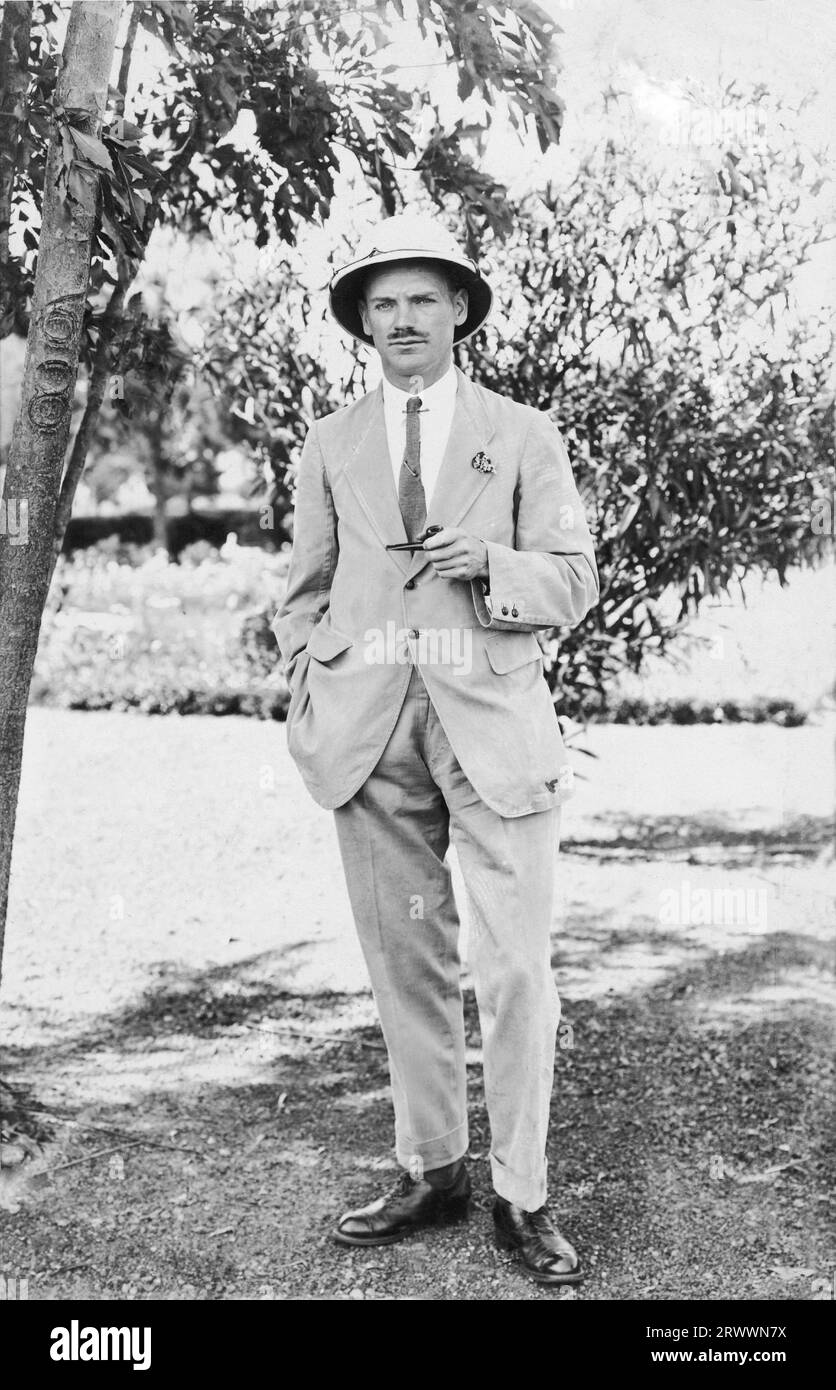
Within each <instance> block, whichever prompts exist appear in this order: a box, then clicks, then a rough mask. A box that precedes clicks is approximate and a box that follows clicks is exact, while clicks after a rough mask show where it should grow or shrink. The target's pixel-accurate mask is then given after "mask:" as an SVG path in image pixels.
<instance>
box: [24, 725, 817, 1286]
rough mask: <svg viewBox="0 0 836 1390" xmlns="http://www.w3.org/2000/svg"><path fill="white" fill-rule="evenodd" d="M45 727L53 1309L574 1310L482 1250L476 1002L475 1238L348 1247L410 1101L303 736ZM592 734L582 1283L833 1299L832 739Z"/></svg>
mask: <svg viewBox="0 0 836 1390" xmlns="http://www.w3.org/2000/svg"><path fill="white" fill-rule="evenodd" d="M29 720H30V722H29V727H28V732H27V748H26V758H25V767H24V783H23V789H22V798H21V809H20V815H19V822H18V838H17V845H16V851H15V863H14V871H13V886H12V904H11V911H10V925H9V942H8V947H7V952H8V954H7V962H6V975H5V979H4V986H3V1006H2V1037H3V1039H4V1062H3V1066H2V1074H3V1076H4V1077H5V1078H6V1079H7V1081H8V1082H9V1084H10V1086H11V1088H12V1092H13V1096H14V1097H15V1098H16V1101H17V1103H18V1104H19V1105H23V1106H28V1108H29V1110H30V1111H31V1110H33V1109H39V1110H46V1111H49V1112H51V1114H52V1116H53V1118H52V1121H51V1122H50V1123H49V1125H48V1137H47V1138H46V1139H45V1143H44V1146H43V1149H42V1151H41V1152H40V1153H38V1154H35V1155H32V1156H30V1157H29V1158H27V1160H26V1162H24V1163H23V1164H21V1165H20V1166H18V1167H16V1168H15V1167H13V1168H6V1169H3V1170H2V1181H0V1202H2V1204H3V1205H5V1207H6V1209H7V1210H6V1213H5V1214H4V1216H3V1222H4V1236H3V1264H4V1266H5V1268H6V1270H7V1271H9V1270H16V1271H17V1272H18V1273H19V1274H20V1275H21V1276H22V1277H26V1276H27V1275H28V1277H29V1292H30V1298H37V1297H41V1298H44V1297H61V1298H64V1297H81V1298H85V1297H123V1296H129V1295H132V1296H139V1297H143V1296H164V1297H169V1298H210V1297H222V1298H234V1297H266V1298H269V1297H304V1298H310V1297H315V1296H322V1297H345V1298H348V1297H354V1298H360V1297H363V1298H372V1297H381V1298H391V1297H398V1298H422V1299H423V1298H441V1299H448V1298H454V1299H457V1298H465V1299H474V1298H475V1299H480V1298H501V1299H506V1298H507V1299H542V1298H553V1297H555V1296H556V1295H554V1294H548V1293H544V1292H542V1291H540V1290H538V1289H536V1288H535V1287H534V1286H530V1285H528V1284H527V1283H526V1282H524V1281H523V1280H522V1279H521V1278H520V1276H519V1275H518V1274H517V1273H516V1271H515V1270H514V1268H513V1267H512V1266H511V1265H510V1264H509V1263H508V1261H507V1259H506V1258H505V1257H504V1256H500V1255H499V1254H498V1252H496V1251H495V1250H494V1248H493V1246H492V1244H491V1243H490V1240H489V1205H490V1192H489V1184H488V1165H487V1162H486V1155H487V1148H488V1135H487V1128H486V1117H485V1114H484V1109H483V1106H482V1101H481V1053H480V1047H479V1033H478V1019H477V1017H476V1014H475V1010H474V1007H473V1003H472V997H471V996H470V995H468V1026H469V1035H470V1037H469V1041H470V1051H469V1060H470V1068H469V1071H470V1077H471V1081H472V1110H471V1114H472V1136H471V1155H472V1168H473V1176H474V1182H475V1187H476V1192H477V1207H476V1211H475V1212H474V1216H473V1218H472V1220H471V1221H470V1222H469V1223H467V1225H465V1226H462V1227H460V1228H457V1229H455V1230H453V1231H447V1232H436V1233H431V1234H428V1235H427V1236H426V1237H424V1238H422V1239H418V1240H413V1241H410V1242H408V1243H405V1244H403V1245H400V1246H396V1247H392V1248H390V1249H387V1250H383V1251H378V1252H359V1253H355V1252H347V1251H345V1250H342V1249H339V1248H338V1247H336V1246H334V1245H332V1243H331V1242H330V1241H329V1239H328V1231H329V1229H330V1226H331V1225H332V1223H333V1220H334V1217H335V1215H336V1214H337V1213H338V1212H339V1211H340V1210H341V1209H343V1208H344V1207H346V1206H347V1205H351V1204H354V1203H355V1201H356V1200H362V1199H365V1197H366V1195H367V1194H369V1193H372V1192H374V1191H376V1190H377V1189H378V1188H379V1186H380V1185H381V1184H386V1183H388V1182H389V1181H390V1179H391V1178H392V1177H393V1176H394V1171H395V1170H394V1166H393V1160H392V1156H391V1141H392V1135H391V1120H390V1108H389V1102H388V1092H387V1075H386V1066H385V1053H384V1052H383V1051H382V1049H381V1045H380V1039H379V1034H378V1032H377V1027H376V1023H375V1016H374V1011H373V1007H372V1004H371V1000H370V997H369V995H368V991H367V988H366V978H365V972H364V969H363V964H362V960H361V958H360V954H359V950H358V948H357V945H356V942H355V940H354V934H353V928H352V925H351V921H350V916H349V913H348V907H347V903H346V900H345V892H344V887H343V881H342V875H341V870H340V866H339V860H338V857H337V852H336V845H335V839H334V835H333V829H332V824H331V817H330V815H329V814H328V813H325V812H322V811H320V810H319V809H318V808H317V807H316V806H314V805H313V803H311V802H310V801H309V799H308V798H307V797H306V795H305V794H304V792H303V789H302V788H301V784H300V782H299V779H298V777H297V774H296V772H295V769H294V768H293V766H292V764H291V763H290V762H289V760H288V758H287V754H286V750H285V747H284V732H283V729H282V727H281V726H278V725H271V724H264V723H260V722H258V721H253V720H247V719H206V718H192V719H177V718H168V719H153V718H142V717H138V716H136V717H134V716H130V715H118V714H106V713H105V714H77V713H71V712H62V711H53V710H44V709H34V710H32V711H31V712H30V716H29ZM587 744H588V746H589V747H590V748H591V749H593V750H594V751H595V753H596V754H597V755H598V757H597V760H594V761H593V760H592V759H588V758H581V757H579V758H578V759H577V763H576V766H577V768H578V771H579V772H582V773H583V774H584V775H585V776H586V777H587V778H588V779H589V780H588V781H587V782H586V783H584V784H582V787H581V790H580V791H579V793H578V795H577V796H576V797H575V799H574V801H573V802H572V803H570V806H569V807H568V808H567V811H566V815H565V819H564V840H563V856H562V858H563V865H564V869H565V875H564V878H563V880H562V884H561V895H560V898H561V900H560V904H559V913H558V917H557V920H556V923H555V938H554V964H555V970H556V974H557V979H558V983H559V986H560V990H561V995H562V998H563V1001H564V1023H565V1024H566V1025H567V1026H566V1027H565V1028H564V1030H563V1032H562V1036H561V1041H562V1043H563V1044H564V1045H563V1046H562V1047H561V1049H560V1050H559V1053H558V1068H557V1079H556V1084H555V1090H554V1110H553V1124H552V1134H551V1151H550V1163H551V1173H552V1188H553V1192H554V1197H555V1208H556V1211H557V1214H558V1216H559V1220H560V1223H561V1225H562V1227H564V1228H565V1230H566V1232H567V1234H569V1235H570V1237H571V1238H572V1239H573V1241H574V1242H575V1243H576V1244H577V1245H578V1246H579V1248H580V1249H581V1250H582V1252H583V1254H584V1257H585V1259H586V1262H587V1264H588V1265H589V1267H590V1279H589V1280H588V1282H587V1284H586V1285H585V1286H583V1288H582V1289H581V1290H580V1292H579V1293H578V1296H579V1297H581V1298H585V1299H590V1298H591V1299H603V1298H619V1299H634V1298H660V1299H666V1298H677V1297H708V1298H712V1297H730V1298H752V1297H754V1298H773V1297H778V1298H792V1299H798V1298H809V1297H811V1292H812V1290H813V1288H814V1285H815V1281H816V1280H817V1279H821V1278H829V1277H830V1272H831V1271H832V1268H833V1258H832V1251H831V1250H829V1249H828V1247H827V1244H826V1239H825V1235H826V1232H827V1231H828V1229H829V1227H828V1222H827V1220H826V1213H827V1212H828V1210H829V1208H828V1203H827V1186H826V1181H825V1157H826V1153H827V1152H828V1148H827V1144H826V1136H825V1134H824V1132H823V1125H824V1117H825V1115H826V1113H827V1109H828V1095H829V1094H830V1093H831V1091H832V1075H831V1072H830V1070H829V1058H830V1056H831V1055H832V1028H831V1030H830V1031H828V1022H827V1019H828V1013H827V1007H828V1000H829V998H830V991H831V989H832V986H831V982H830V974H829V970H828V965H829V962H828V954H827V951H828V948H827V939H828V934H829V930H830V926H829V924H830V918H831V916H832V896H830V895H829V883H828V877H827V858H828V849H827V845H828V834H829V830H828V825H827V820H826V818H827V817H828V816H829V814H830V808H831V806H832V785H831V761H832V760H831V756H830V745H831V738H830V735H829V732H828V731H827V730H826V729H824V728H815V727H813V728H802V729H794V730H782V729H778V728H774V727H769V726H757V727H751V726H737V727H727V728H704V727H698V728H688V729H675V728H642V729H633V728H613V727H601V728H596V729H594V730H592V731H591V732H590V734H589V736H588V739H587ZM706 890H707V892H708V894H709V895H711V896H710V897H709V898H708V899H706V898H705V897H704V894H705V891H706ZM735 891H737V892H738V894H739V896H738V897H737V898H736V899H731V898H727V897H726V896H725V895H727V894H733V893H735ZM701 895H703V896H701ZM717 895H720V896H719V897H718V896H717ZM705 901H710V902H713V904H714V905H715V908H716V907H717V905H718V904H719V905H720V907H721V908H722V911H721V913H720V916H721V918H722V920H715V921H713V922H705V921H704V920H701V913H700V911H699V908H698V904H699V903H700V902H705ZM732 901H734V902H736V903H738V904H741V905H745V911H742V912H741V913H739V914H738V913H737V911H736V910H735V912H731V911H730V909H729V908H728V907H727V906H726V907H723V906H722V905H723V904H724V903H725V904H728V903H730V902H732ZM715 917H716V912H715ZM830 1016H831V1017H832V1015H830ZM59 1116H60V1118H57V1117H59ZM27 1123H28V1127H29V1129H30V1130H31V1129H32V1127H33V1123H34V1122H33V1119H32V1116H31V1115H30V1116H29V1119H28V1121H27ZM140 1141H141V1142H140ZM110 1150H117V1151H116V1152H110ZM830 1151H831V1152H832V1143H831V1145H830ZM96 1155H98V1156H96ZM77 1160H82V1161H81V1162H78V1161H77ZM65 1165H70V1166H65Z"/></svg>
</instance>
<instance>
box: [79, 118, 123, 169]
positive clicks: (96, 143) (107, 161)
mask: <svg viewBox="0 0 836 1390" xmlns="http://www.w3.org/2000/svg"><path fill="white" fill-rule="evenodd" d="M70 135H71V136H72V139H73V142H74V143H75V145H76V147H77V149H78V150H79V151H80V153H81V154H83V155H84V158H85V159H88V160H89V161H90V163H91V164H95V165H96V166H97V167H98V168H99V169H106V170H107V172H108V173H109V174H113V173H115V172H116V171H115V169H114V168H113V163H112V160H111V158H110V155H109V154H108V152H107V150H106V149H105V147H104V145H103V144H102V142H101V140H98V139H97V138H96V136H95V135H85V134H84V132H83V131H82V130H77V129H76V127H75V126H72V125H71V126H70Z"/></svg>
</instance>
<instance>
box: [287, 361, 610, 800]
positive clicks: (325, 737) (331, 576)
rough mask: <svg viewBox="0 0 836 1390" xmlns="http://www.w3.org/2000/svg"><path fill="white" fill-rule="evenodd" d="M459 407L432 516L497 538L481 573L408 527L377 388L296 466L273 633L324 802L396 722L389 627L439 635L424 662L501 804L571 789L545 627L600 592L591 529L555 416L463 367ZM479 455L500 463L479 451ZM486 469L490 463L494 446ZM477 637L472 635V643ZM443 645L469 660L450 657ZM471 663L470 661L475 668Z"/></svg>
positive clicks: (480, 783) (573, 616)
mask: <svg viewBox="0 0 836 1390" xmlns="http://www.w3.org/2000/svg"><path fill="white" fill-rule="evenodd" d="M457 378H458V392H457V397H456V409H455V413H454V416H453V423H452V427H451V430H450V436H449V440H448V444H447V450H446V453H445V455H444V460H443V462H442V465H441V471H440V473H439V477H438V482H437V484H436V487H435V489H434V492H433V496H432V500H431V503H430V507H429V510H428V515H427V524H428V525H432V524H433V523H442V524H444V525H447V526H461V527H463V528H464V529H465V530H467V531H469V532H470V533H471V534H473V535H475V536H478V537H480V538H481V539H482V540H483V541H485V543H486V545H487V549H488V560H489V567H490V598H491V608H492V613H491V611H489V609H488V606H487V604H486V602H485V598H484V591H483V586H482V584H481V583H480V582H479V581H473V583H471V584H467V583H463V582H462V581H455V580H454V581H450V580H446V579H442V578H440V577H438V576H437V575H436V573H435V570H434V569H433V567H432V564H431V563H430V560H429V557H428V555H427V554H426V552H423V553H422V552H419V553H417V554H415V555H411V554H410V553H409V552H398V551H387V550H386V549H385V546H386V544H387V543H389V542H394V541H404V540H406V533H405V531H404V526H403V520H402V518H401V514H400V509H399V506H398V499H397V495H396V492H395V488H394V486H393V482H392V473H391V468H390V463H389V455H388V447H387V440H386V431H385V423H384V415H383V393H382V388H380V387H378V388H377V390H376V391H373V392H371V393H370V394H369V395H367V396H364V397H362V398H361V399H360V400H359V401H356V402H354V403H353V404H352V405H349V406H346V407H345V408H344V409H342V410H338V411H336V412H335V413H334V414H332V415H329V416H327V417H326V418H324V419H322V420H319V421H317V422H316V424H314V425H313V426H312V427H311V429H310V431H309V433H308V436H307V439H306V441H305V447H304V449H303V451H302V457H301V462H300V467H299V479H298V492H297V502H296V511H295V518H294V542H293V554H292V558H291V563H290V572H289V576H288V586H287V592H286V595H285V599H284V602H283V603H282V606H281V608H280V609H279V611H278V613H277V615H276V617H275V618H274V620H273V630H274V632H275V635H276V638H277V640H278V643H279V646H280V648H281V652H282V656H283V657H284V660H285V663H286V672H287V678H288V682H289V684H290V688H291V702H290V707H289V710H288V718H287V734H288V748H289V750H290V752H291V754H292V756H293V758H294V759H295V761H296V763H297V765H298V767H299V770H300V772H301V774H302V777H303V778H304V780H305V783H306V785H307V787H308V790H309V791H310V793H311V795H312V796H313V797H314V799H315V800H316V801H317V802H318V803H319V804H320V805H321V806H324V807H326V808H329V809H332V808H334V807H337V806H340V805H342V804H343V803H344V802H346V801H347V800H348V799H349V798H350V797H351V796H353V795H354V793H355V792H356V791H357V789H358V787H360V786H362V784H363V783H364V782H365V780H366V778H367V777H368V775H369V773H370V772H371V770H372V768H373V767H374V766H375V764H376V763H377V761H378V759H379V757H380V755H381V753H382V751H383V749H384V747H385V745H386V742H387V739H388V738H389V736H390V735H391V733H392V730H393V728H394V724H395V720H396V719H397V716H398V711H399V709H400V707H401V705H402V703H403V699H404V696H405V694H406V689H407V686H408V684H409V679H410V671H411V665H410V663H409V662H406V663H405V664H398V663H397V662H396V661H393V660H391V659H388V660H383V661H377V660H375V659H374V658H375V646H376V644H377V649H378V651H379V649H380V644H381V643H384V644H385V643H386V641H387V637H388V636H389V635H390V634H391V633H392V632H393V631H404V630H406V631H410V632H413V633H415V632H417V633H419V634H425V635H426V634H427V633H430V634H432V633H435V634H438V635H437V636H436V637H435V638H429V639H427V640H425V642H424V651H426V652H433V653H434V654H435V656H436V657H438V656H439V655H440V656H441V658H442V659H430V660H426V661H424V660H422V659H421V658H422V647H421V640H422V639H410V640H411V641H413V642H414V644H415V648H414V649H415V653H416V657H417V665H418V666H419V669H420V671H421V675H422V677H423V679H424V681H425V683H426V686H427V689H428V691H429V694H430V699H431V700H432V703H433V706H434V707H435V709H436V711H437V714H438V717H439V719H440V721H441V724H442V727H443V728H444V731H445V733H446V735H447V737H448V738H449V740H450V744H451V746H452V748H453V749H454V751H455V754H456V757H457V758H458V760H459V762H460V763H461V766H462V768H463V770H464V772H465V773H466V775H467V777H468V778H469V780H470V781H471V782H472V784H473V786H474V787H475V788H476V790H477V792H478V793H479V795H480V796H481V797H482V799H483V800H484V801H485V802H486V804H487V805H488V806H490V807H491V808H492V809H493V810H495V811H497V812H498V813H499V814H500V815H502V816H523V815H527V814H529V813H530V812H533V811H542V810H547V809H548V808H549V807H551V806H555V805H558V804H560V803H561V802H562V801H565V800H566V798H567V796H569V795H571V792H572V787H571V768H570V767H569V765H568V759H567V756H566V752H565V749H564V747H563V742H562V739H561V736H560V730H559V728H558V724H557V720H556V718H555V712H554V706H553V703H552V699H551V696H550V693H549V690H548V686H547V684H546V681H545V678H544V675H543V661H542V654H541V650H540V647H539V644H538V642H537V639H536V638H535V636H534V631H533V630H534V629H536V628H550V627H556V626H568V627H573V626H575V625H576V624H577V623H578V622H580V620H581V618H583V617H584V615H585V614H586V612H587V611H588V610H589V608H590V607H592V605H593V604H594V603H595V602H596V601H597V598H598V574H597V570H596V566H595V558H594V553H593V547H592V539H591V536H590V533H589V528H588V526H587V523H586V519H585V517H584V512H583V507H582V504H581V501H580V498H579V496H578V492H577V489H576V487H575V483H574V479H573V477H572V471H571V467H570V465H569V460H568V457H567V454H566V449H565V447H564V444H563V441H562V439H561V436H560V434H559V432H558V430H557V429H556V428H555V426H554V425H553V424H552V423H551V421H550V420H549V419H548V417H547V416H545V415H543V414H542V413H541V412H539V411H536V410H534V409H532V408H531V407H529V406H524V405H519V404H517V403H516V402H514V401H511V400H508V399H506V398H505V397H503V396H500V395H498V394H497V393H496V392H494V391H490V390H487V389H486V388H485V387H482V386H479V385H477V384H475V383H474V382H472V381H470V380H469V378H468V377H466V376H465V375H464V373H463V372H461V371H459V370H458V369H457ZM480 453H481V454H483V455H485V456H486V458H487V461H488V467H492V469H493V471H480V470H479V469H478V468H476V467H473V466H472V460H473V459H474V458H475V457H476V456H477V455H478V454H480ZM483 466H484V461H483ZM465 639H466V641H465ZM445 643H446V644H447V648H448V649H449V651H450V652H451V653H452V654H454V655H455V654H456V653H458V654H459V656H461V657H462V660H461V661H459V663H458V664H455V663H454V662H453V661H452V660H444V659H443V656H444V650H445ZM468 665H469V669H466V666H468Z"/></svg>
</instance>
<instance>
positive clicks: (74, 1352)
mask: <svg viewBox="0 0 836 1390" xmlns="http://www.w3.org/2000/svg"><path fill="white" fill-rule="evenodd" d="M49 1354H50V1356H51V1357H52V1360H53V1361H132V1362H133V1368H134V1370H135V1371H147V1370H148V1367H149V1366H150V1365H151V1329H150V1327H81V1326H80V1325H79V1323H78V1320H77V1319H76V1318H73V1320H72V1322H71V1323H70V1325H69V1327H53V1329H52V1346H51V1347H50V1349H49Z"/></svg>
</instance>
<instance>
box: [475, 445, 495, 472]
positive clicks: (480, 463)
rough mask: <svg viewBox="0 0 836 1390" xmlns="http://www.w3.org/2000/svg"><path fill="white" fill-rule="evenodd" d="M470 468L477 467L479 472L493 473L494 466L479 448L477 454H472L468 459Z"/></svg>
mask: <svg viewBox="0 0 836 1390" xmlns="http://www.w3.org/2000/svg"><path fill="white" fill-rule="evenodd" d="M470 466H471V468H478V470H479V472H480V473H493V471H494V467H493V464H492V463H491V461H490V459H489V458H488V456H487V454H483V453H482V451H481V449H480V450H479V453H478V454H474V455H473V458H472V459H471V460H470Z"/></svg>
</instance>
